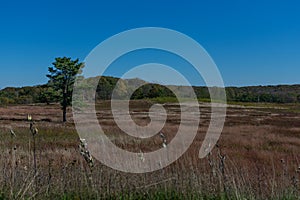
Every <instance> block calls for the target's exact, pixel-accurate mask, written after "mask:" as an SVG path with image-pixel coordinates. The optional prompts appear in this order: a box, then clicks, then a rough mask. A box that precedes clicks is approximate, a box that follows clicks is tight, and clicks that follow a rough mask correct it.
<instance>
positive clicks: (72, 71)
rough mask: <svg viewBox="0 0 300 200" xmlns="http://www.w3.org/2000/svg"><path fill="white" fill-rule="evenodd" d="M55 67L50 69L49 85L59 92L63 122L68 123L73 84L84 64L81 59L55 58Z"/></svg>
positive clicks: (48, 75)
mask: <svg viewBox="0 0 300 200" xmlns="http://www.w3.org/2000/svg"><path fill="white" fill-rule="evenodd" d="M52 64H53V67H49V68H48V71H49V74H47V77H48V78H49V79H50V80H49V84H50V85H51V86H52V87H53V88H54V89H55V90H57V91H58V92H59V97H60V100H61V102H60V103H61V106H62V110H63V122H66V121H67V107H68V106H70V105H71V102H72V92H73V84H74V82H75V78H76V76H78V75H80V74H81V73H82V68H83V67H84V64H83V63H81V62H79V59H76V60H72V59H71V58H67V57H63V58H61V57H59V58H55V62H54V63H52Z"/></svg>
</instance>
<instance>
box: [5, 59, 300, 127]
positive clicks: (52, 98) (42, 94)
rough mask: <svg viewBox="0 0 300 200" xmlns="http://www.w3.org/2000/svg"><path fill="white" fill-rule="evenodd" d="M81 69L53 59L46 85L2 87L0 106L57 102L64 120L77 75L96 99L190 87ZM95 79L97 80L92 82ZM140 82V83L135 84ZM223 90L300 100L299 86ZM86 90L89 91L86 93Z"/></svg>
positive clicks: (251, 98)
mask: <svg viewBox="0 0 300 200" xmlns="http://www.w3.org/2000/svg"><path fill="white" fill-rule="evenodd" d="M82 68H84V63H82V62H79V59H75V60H72V59H71V58H67V57H58V58H55V62H53V63H52V66H51V67H49V68H48V74H46V76H47V77H48V78H49V81H48V83H47V84H44V85H37V86H32V87H21V88H15V87H8V88H5V89H2V90H0V105H8V104H33V103H46V104H50V103H60V104H61V107H62V111H63V121H64V122H65V121H66V110H67V107H68V106H71V102H72V90H73V84H74V82H75V79H76V78H77V77H81V81H83V82H82V83H83V85H86V86H88V85H91V84H92V85H95V84H96V85H97V89H96V100H109V99H111V97H112V94H114V97H115V98H117V99H125V98H127V97H128V96H131V97H130V98H131V99H152V98H165V97H175V95H174V93H173V92H172V90H175V91H177V92H179V93H180V94H181V97H185V95H186V97H189V96H190V94H189V93H190V90H188V88H187V87H186V86H168V87H166V86H163V85H159V84H153V83H146V82H145V81H143V80H141V79H137V78H136V79H128V80H127V79H126V80H124V79H119V78H115V77H108V76H102V77H93V78H86V79H84V77H82V76H81V73H82ZM96 81H98V82H97V83H96ZM140 85H143V86H141V87H139V86H140ZM136 88H138V89H136ZM169 88H171V89H172V90H170V89H169ZM193 89H194V92H195V94H196V96H197V98H198V99H199V100H208V101H209V99H210V95H209V89H210V90H211V91H212V92H214V93H218V92H220V91H221V90H220V88H216V87H215V88H207V87H200V86H199V87H198V86H194V87H193ZM225 91H226V96H227V101H232V102H268V103H300V85H278V86H250V87H226V88H225ZM89 92H91V94H88V93H89ZM92 92H94V91H89V90H86V91H85V93H86V95H87V96H89V95H92ZM113 92H114V93H113ZM186 92H187V93H186ZM185 93H186V94H185ZM129 94H132V95H129Z"/></svg>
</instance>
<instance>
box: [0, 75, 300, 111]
mask: <svg viewBox="0 0 300 200" xmlns="http://www.w3.org/2000/svg"><path fill="white" fill-rule="evenodd" d="M84 81H85V82H86V84H87V85H88V84H90V83H94V82H95V81H96V79H95V78H89V79H86V80H84ZM118 81H120V82H119V85H118V87H117V90H116V93H115V94H116V97H117V98H119V99H122V98H124V97H125V96H126V95H127V94H128V92H133V95H132V96H131V98H132V99H145V98H147V99H151V98H157V97H174V94H173V93H172V92H171V90H169V89H168V88H166V87H165V86H162V85H159V84H149V83H146V82H145V81H143V80H140V79H128V80H123V79H121V80H120V79H118V78H114V77H101V78H100V81H99V83H98V87H97V93H96V94H97V95H96V97H97V99H100V100H101V99H102V100H108V99H110V98H111V94H112V91H113V89H114V88H115V86H116V83H117V82H118ZM139 84H146V85H144V86H142V87H140V88H139V89H137V90H135V89H134V86H137V85H139ZM171 87H173V88H176V89H177V90H179V91H184V89H185V88H186V87H185V86H171ZM193 88H194V91H195V94H196V95H197V97H198V98H199V99H209V98H210V97H209V92H208V88H207V87H193ZM226 94H227V100H228V101H237V102H272V103H300V85H278V86H250V87H227V88H226ZM59 96H60V91H57V90H54V89H53V88H52V87H51V86H50V85H48V84H45V85H38V86H33V87H21V88H13V87H8V88H5V89H2V90H0V104H1V105H7V104H31V103H48V104H49V103H56V102H59Z"/></svg>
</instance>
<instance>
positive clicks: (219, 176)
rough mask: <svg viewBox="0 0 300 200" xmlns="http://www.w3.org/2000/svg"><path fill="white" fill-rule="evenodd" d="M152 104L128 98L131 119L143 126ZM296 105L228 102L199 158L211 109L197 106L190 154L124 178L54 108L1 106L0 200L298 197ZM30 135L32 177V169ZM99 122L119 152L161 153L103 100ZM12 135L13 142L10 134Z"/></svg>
mask: <svg viewBox="0 0 300 200" xmlns="http://www.w3.org/2000/svg"><path fill="white" fill-rule="evenodd" d="M150 105H151V102H150V101H133V102H132V103H131V111H132V113H133V114H132V117H133V119H134V120H135V121H136V123H138V124H145V123H147V122H149V118H148V117H147V111H148V108H149V106H150ZM164 107H165V108H166V109H167V111H168V118H167V123H166V126H165V127H164V128H163V132H164V133H165V135H166V138H167V142H170V141H171V140H172V138H173V137H174V136H175V133H176V131H177V129H178V125H179V123H180V112H179V107H178V105H176V104H174V103H173V104H171V103H169V104H168V103H166V104H164ZM299 107H300V106H299V105H295V104H294V105H284V104H282V105H274V104H251V105H247V106H241V105H229V107H228V109H227V117H226V122H225V126H224V129H223V132H222V135H221V138H220V140H219V141H218V145H217V146H216V147H215V148H214V149H213V151H212V152H211V154H210V155H209V156H208V157H206V158H204V159H199V158H198V152H199V149H200V147H201V143H202V141H203V138H204V136H205V133H206V130H207V128H208V124H209V122H210V107H209V104H206V103H205V104H204V103H201V104H200V111H201V120H200V121H201V123H200V126H199V130H198V134H197V136H196V139H195V140H194V142H193V144H192V145H191V146H190V148H189V149H188V151H187V152H186V153H185V154H184V155H183V156H181V157H180V158H179V159H178V160H177V161H175V162H174V163H172V164H171V165H169V166H167V167H165V168H163V169H162V170H159V171H155V172H151V173H145V174H130V173H123V172H119V171H115V170H113V169H111V168H109V167H107V166H105V165H103V164H101V163H100V162H98V161H96V160H95V163H94V166H93V167H90V166H89V165H88V163H87V162H86V161H85V160H84V158H83V157H82V156H81V154H80V151H79V148H78V145H79V136H78V135H77V133H76V131H75V128H74V124H73V122H72V113H71V110H69V112H68V117H69V121H68V122H67V123H64V124H63V123H61V110H60V107H59V105H26V106H7V107H0V149H1V154H0V199H299V195H300V183H299V179H300V112H299ZM28 114H31V115H32V117H33V120H34V121H35V126H36V127H37V128H38V129H39V133H38V134H37V135H36V136H35V142H36V162H37V169H36V171H37V173H36V174H35V173H34V165H33V159H34V158H33V137H32V135H31V133H30V130H29V122H28V121H27V115H28ZM97 116H98V119H99V123H100V124H101V126H102V127H103V129H104V130H105V133H106V135H107V136H109V137H110V138H111V140H112V141H113V142H114V143H115V144H116V145H117V146H119V147H121V148H123V149H126V150H130V151H134V152H139V151H143V152H148V151H153V150H155V149H158V148H161V142H162V141H161V139H160V138H159V136H158V135H157V136H154V137H152V138H150V139H146V140H138V139H136V138H131V137H129V136H125V135H124V133H122V131H121V130H120V129H119V128H118V127H117V126H116V124H115V122H114V120H113V117H112V114H111V112H110V108H109V102H100V103H99V104H98V105H97ZM11 130H13V131H14V133H15V134H16V137H14V136H12V135H11V133H10V131H11Z"/></svg>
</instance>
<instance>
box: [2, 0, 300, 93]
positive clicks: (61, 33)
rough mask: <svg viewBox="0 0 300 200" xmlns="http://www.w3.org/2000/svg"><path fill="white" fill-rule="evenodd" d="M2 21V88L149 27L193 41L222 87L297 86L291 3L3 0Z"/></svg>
mask: <svg viewBox="0 0 300 200" xmlns="http://www.w3.org/2000/svg"><path fill="white" fill-rule="evenodd" d="M0 25H1V31H0V55H1V62H0V66H1V79H0V88H4V87H6V86H25V85H35V84H43V83H46V82H47V78H46V77H45V75H46V74H47V69H48V67H49V66H51V63H52V62H53V60H54V58H55V57H58V56H70V57H73V58H79V59H80V60H83V59H84V58H85V57H86V55H87V54H88V53H89V52H90V51H91V50H92V49H93V48H94V47H95V46H96V45H98V44H99V43H100V42H101V41H103V40H105V39H106V38H108V37H110V36H112V35H114V34H116V33H119V32H121V31H124V30H128V29H132V28H137V27H147V26H154V27H165V28H170V29H174V30H177V31H180V32H182V33H185V34H187V35H188V36H190V37H192V38H194V39H195V40H196V41H198V42H199V43H200V44H201V45H202V46H203V47H204V48H205V49H206V50H207V51H208V53H209V54H210V55H211V57H212V58H213V59H214V61H215V62H216V64H217V66H218V67H219V70H220V72H221V74H222V76H223V79H224V82H225V85H227V86H229V85H234V86H243V85H269V84H272V85H275V84H300V2H299V1H296V0H295V1H279V0H270V1H263V0H262V1H259V0H251V1H250V0H248V1H247V0H240V1H238V0H231V1H221V0H220V1H215V0H209V1H208V0H207V1H196V0H195V1H188V0H185V1H174V0H173V1H171V0H164V1H160V0H151V1H148V0H147V1H146V0H145V1H143V0H139V1H106V2H105V1H92V0H88V1H83V0H80V1H78V0H72V1H58V0H49V1H46V0H45V1H31V0H27V1H23V0H22V1H15V0H12V1H1V6H0ZM112 75H113V72H112Z"/></svg>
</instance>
